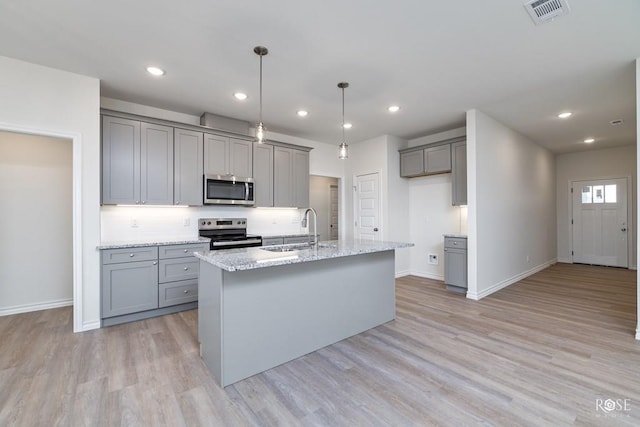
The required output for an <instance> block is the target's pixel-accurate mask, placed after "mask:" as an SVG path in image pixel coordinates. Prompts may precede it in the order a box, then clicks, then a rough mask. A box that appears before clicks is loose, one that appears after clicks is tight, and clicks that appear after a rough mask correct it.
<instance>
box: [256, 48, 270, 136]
mask: <svg viewBox="0 0 640 427" xmlns="http://www.w3.org/2000/svg"><path fill="white" fill-rule="evenodd" d="M253 52H254V53H255V54H256V55H258V56H259V57H260V120H259V121H258V124H257V125H256V139H255V140H256V141H257V142H258V144H262V143H263V142H264V141H265V139H266V132H267V128H266V127H265V126H264V123H262V57H263V56H265V55H266V54H268V53H269V49H267V48H266V47H264V46H256V47H254V48H253Z"/></svg>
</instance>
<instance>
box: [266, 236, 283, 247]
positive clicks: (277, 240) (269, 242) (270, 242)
mask: <svg viewBox="0 0 640 427" xmlns="http://www.w3.org/2000/svg"><path fill="white" fill-rule="evenodd" d="M283 243H284V241H283V240H282V237H263V238H262V246H274V245H281V244H283Z"/></svg>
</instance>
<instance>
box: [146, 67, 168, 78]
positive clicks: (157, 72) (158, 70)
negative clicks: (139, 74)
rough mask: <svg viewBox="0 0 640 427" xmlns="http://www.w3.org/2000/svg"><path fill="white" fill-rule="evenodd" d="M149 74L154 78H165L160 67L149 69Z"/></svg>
mask: <svg viewBox="0 0 640 427" xmlns="http://www.w3.org/2000/svg"><path fill="white" fill-rule="evenodd" d="M147 73H149V74H151V75H154V76H164V70H163V69H162V68H158V67H147Z"/></svg>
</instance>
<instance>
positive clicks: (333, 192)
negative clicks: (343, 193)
mask: <svg viewBox="0 0 640 427" xmlns="http://www.w3.org/2000/svg"><path fill="white" fill-rule="evenodd" d="M338 212H339V209H338V186H337V185H330V186H329V240H338V234H339V233H338V216H339V214H338Z"/></svg>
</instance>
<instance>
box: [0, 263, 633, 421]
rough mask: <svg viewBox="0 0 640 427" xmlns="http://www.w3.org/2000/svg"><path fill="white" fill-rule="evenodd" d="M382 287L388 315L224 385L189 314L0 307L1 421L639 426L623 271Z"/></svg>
mask: <svg viewBox="0 0 640 427" xmlns="http://www.w3.org/2000/svg"><path fill="white" fill-rule="evenodd" d="M396 288H397V293H396V300H397V318H396V320H395V321H392V322H389V323H387V324H385V325H382V326H380V327H378V328H375V329H372V330H370V331H368V332H365V333H363V334H360V335H357V336H354V337H351V338H349V339H346V340H343V341H341V342H339V343H337V344H334V345H331V346H329V347H325V348H324V349H321V350H319V351H317V352H314V353H311V354H308V355H306V356H304V357H301V358H299V359H296V360H294V361H292V362H289V363H286V364H284V365H282V366H279V367H277V368H274V369H271V370H269V371H267V372H264V373H262V374H259V375H256V376H254V377H251V378H248V379H246V380H244V381H241V382H239V383H236V384H234V385H232V386H229V387H227V388H226V389H221V388H220V387H218V386H217V385H216V384H215V383H214V381H213V380H212V378H211V376H210V375H209V372H208V371H207V369H206V367H205V366H204V364H203V363H202V361H201V360H200V358H199V356H198V346H197V335H196V334H197V331H196V324H197V311H196V310H192V311H188V312H183V313H178V314H173V315H168V316H164V317H161V318H155V319H149V320H144V321H139V322H134V323H129V324H125V325H119V326H114V327H110V328H104V329H100V330H96V331H90V332H85V333H80V334H73V333H72V332H71V330H72V311H71V308H70V307H67V308H60V309H53V310H46V311H40V312H34V313H27V314H20V315H14V316H7V317H1V318H0V426H14V425H16V426H53V425H61V426H67V425H69V426H76V425H77V426H120V425H122V426H162V425H167V426H182V425H188V426H244V425H250V426H253V425H257V426H275V425H277V426H289V425H290V426H298V425H305V426H307V425H309V426H354V425H355V426H378V425H391V426H410V425H443V426H465V425H488V426H491V425H496V426H514V425H530V426H544V425H549V426H559V425H585V426H596V425H630V426H631V425H635V426H637V425H640V342H638V341H636V340H635V339H634V333H635V327H636V319H635V318H636V273H635V272H634V271H628V270H621V269H612V268H604V267H592V266H579V265H567V264H557V265H555V266H552V267H550V268H548V269H546V270H544V271H542V272H540V273H538V274H535V275H533V276H531V277H529V278H527V279H525V280H523V281H522V282H519V283H517V284H514V285H512V286H510V287H508V288H506V289H503V290H501V291H500V292H498V293H496V294H494V295H492V296H490V297H487V298H485V299H483V300H482V301H479V302H475V301H471V300H467V299H465V298H464V297H463V296H460V295H457V294H454V293H450V292H446V291H445V290H444V285H443V284H442V282H438V281H433V280H427V279H420V278H417V277H411V276H409V277H406V278H402V279H398V280H397V286H396ZM597 399H601V400H602V401H604V400H606V399H613V400H614V401H615V400H616V399H628V400H627V402H626V403H627V405H628V408H629V409H630V410H628V411H623V410H614V411H611V412H608V413H607V412H605V411H604V410H603V409H602V408H601V409H598V408H597V406H596V403H597ZM619 402H621V403H622V401H619Z"/></svg>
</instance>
